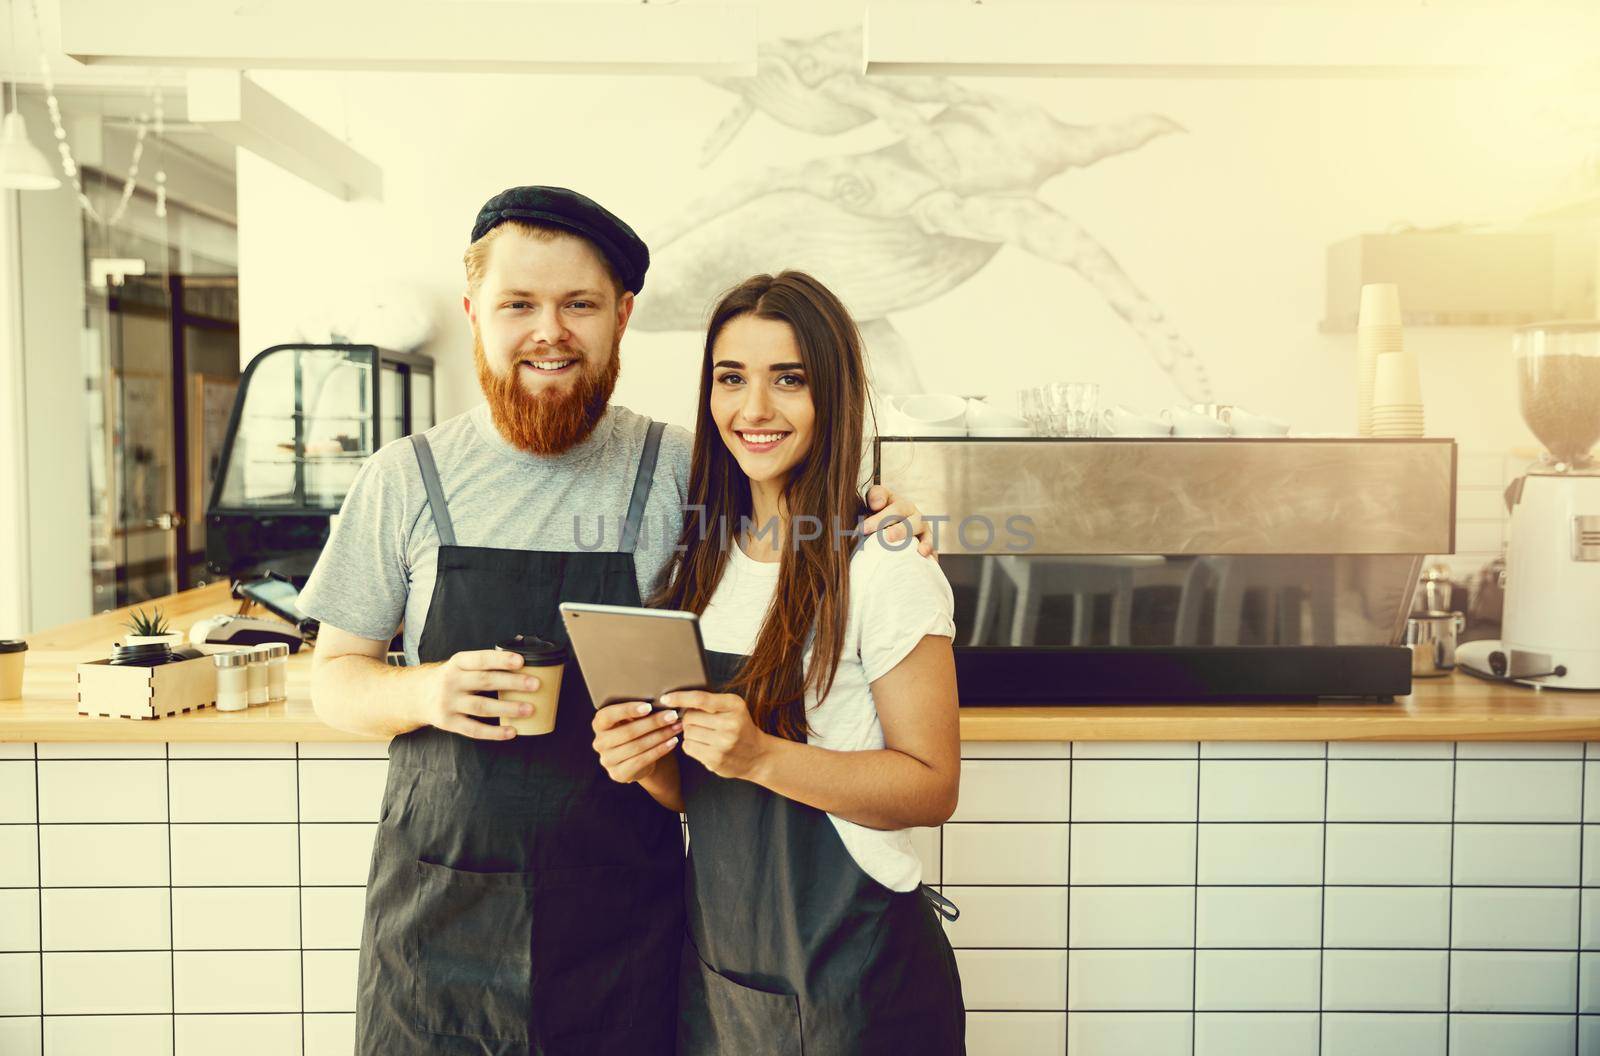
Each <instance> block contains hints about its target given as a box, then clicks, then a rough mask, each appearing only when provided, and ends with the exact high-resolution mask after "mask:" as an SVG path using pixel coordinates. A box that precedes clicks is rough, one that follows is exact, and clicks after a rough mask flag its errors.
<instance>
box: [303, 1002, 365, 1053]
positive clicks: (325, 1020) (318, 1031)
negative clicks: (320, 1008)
mask: <svg viewBox="0 0 1600 1056" xmlns="http://www.w3.org/2000/svg"><path fill="white" fill-rule="evenodd" d="M305 1023H306V1028H305V1029H306V1050H305V1056H350V1054H351V1053H352V1052H354V1051H355V1047H356V1017H355V1016H354V1014H352V1013H349V1012H340V1013H336V1014H333V1015H327V1014H312V1013H307V1014H306V1017H305Z"/></svg>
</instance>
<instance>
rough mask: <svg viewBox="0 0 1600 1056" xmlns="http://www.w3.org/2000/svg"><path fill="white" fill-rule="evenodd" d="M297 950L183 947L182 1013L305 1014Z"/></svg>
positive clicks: (176, 983)
mask: <svg viewBox="0 0 1600 1056" xmlns="http://www.w3.org/2000/svg"><path fill="white" fill-rule="evenodd" d="M301 956H302V954H301V953H300V952H299V951H297V950H226V951H213V952H206V953H198V952H188V951H180V952H177V953H174V954H173V955H172V958H173V965H172V969H173V981H172V987H173V994H174V997H175V999H176V1001H177V1005H178V1011H179V1012H299V1011H300V959H301Z"/></svg>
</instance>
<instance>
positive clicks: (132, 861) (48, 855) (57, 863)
mask: <svg viewBox="0 0 1600 1056" xmlns="http://www.w3.org/2000/svg"><path fill="white" fill-rule="evenodd" d="M38 839H39V866H40V875H41V880H42V881H43V883H44V886H46V887H81V886H86V885H96V886H109V887H165V886H167V884H168V883H169V882H170V881H169V877H170V876H171V873H170V872H169V869H168V865H169V862H170V859H169V857H168V848H167V826H165V825H41V826H39V830H38Z"/></svg>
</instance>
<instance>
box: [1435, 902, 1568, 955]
mask: <svg viewBox="0 0 1600 1056" xmlns="http://www.w3.org/2000/svg"><path fill="white" fill-rule="evenodd" d="M1453 902H1454V905H1453V907H1452V909H1453V914H1454V917H1453V919H1454V924H1453V925H1452V927H1451V936H1452V939H1453V945H1454V946H1455V947H1456V948H1457V949H1493V950H1560V949H1567V950H1570V949H1572V937H1573V936H1574V935H1576V934H1577V933H1578V891H1577V889H1575V888H1563V889H1539V888H1535V889H1521V888H1476V889H1474V888H1462V889H1461V890H1459V891H1457V892H1455V897H1454V899H1453Z"/></svg>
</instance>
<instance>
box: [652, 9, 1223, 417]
mask: <svg viewBox="0 0 1600 1056" xmlns="http://www.w3.org/2000/svg"><path fill="white" fill-rule="evenodd" d="M860 56H861V28H860V27H859V26H856V27H851V28H846V29H840V30H835V31H833V32H828V33H824V34H821V35H819V36H815V37H811V38H807V39H798V40H784V39H780V40H771V41H766V42H764V43H763V44H762V45H761V47H760V51H759V58H758V65H757V72H756V75H755V76H753V77H748V78H719V79H714V80H713V82H712V83H714V84H716V85H717V86H718V87H720V88H723V89H725V90H727V91H730V92H732V93H734V94H735V95H736V96H737V101H736V103H735V105H734V107H733V109H732V110H731V111H730V112H729V113H728V114H727V115H726V116H725V117H724V118H723V119H722V120H721V121H720V122H719V123H718V124H717V126H716V127H715V128H714V129H713V130H712V131H711V133H710V134H709V136H708V137H707V139H706V141H705V143H704V145H703V148H702V152H701V165H702V167H710V166H712V165H713V163H714V162H715V161H716V159H717V158H718V157H719V156H720V155H721V154H722V152H723V151H724V150H725V149H726V148H727V147H728V146H729V144H731V143H732V142H733V141H734V140H735V139H736V138H737V137H738V135H739V134H740V132H741V131H742V130H743V129H744V127H745V126H746V125H747V123H748V122H749V121H750V120H751V119H752V118H753V117H755V116H756V115H757V114H763V115H766V116H767V117H768V118H770V119H771V120H774V121H776V122H778V123H780V124H782V125H784V126H786V127H788V128H791V129H794V130H797V131H800V132H804V133H807V134H811V135H816V136H820V137H832V136H838V135H841V134H843V133H846V132H850V131H853V130H855V129H859V128H861V127H863V126H866V125H868V124H870V123H872V122H878V123H880V124H881V126H882V127H883V128H884V129H886V130H887V131H888V132H889V133H890V134H891V135H892V137H893V139H892V141H891V142H890V143H889V144H888V145H886V146H882V147H879V148H877V149H873V150H866V151H861V152H855V153H832V154H827V153H824V154H820V155H819V156H817V157H814V158H811V159H809V160H807V161H804V162H801V163H799V164H794V165H787V166H770V167H765V168H761V169H758V170H756V171H754V172H748V173H745V174H742V175H739V176H737V177H734V178H731V179H729V180H727V181H726V182H724V183H722V184H721V185H719V186H718V187H716V189H715V190H713V191H712V192H710V193H708V194H706V195H704V196H702V197H700V198H698V199H697V200H695V201H692V202H691V203H690V204H689V205H688V206H686V207H685V208H684V209H682V210H681V211H679V212H677V213H676V214H675V215H673V216H671V217H670V218H667V219H666V220H664V221H663V222H661V223H658V224H656V225H655V226H654V227H648V228H647V229H646V231H645V232H644V234H645V235H646V238H647V240H648V241H649V242H650V245H651V247H652V256H653V258H654V259H653V267H652V270H651V282H652V287H653V288H652V289H651V291H650V293H649V294H648V295H647V296H645V297H642V298H641V299H640V302H639V306H638V310H637V312H636V313H635V316H634V319H633V324H632V325H634V326H635V327H638V328H640V329H643V330H647V331H672V330H695V329H699V328H700V327H702V326H703V325H704V323H705V318H704V317H705V312H706V308H707V306H708V305H709V304H710V303H712V302H713V301H714V300H715V298H716V297H717V295H718V294H720V293H721V292H722V291H723V290H725V289H727V288H728V287H730V286H732V285H734V284H736V283H738V282H740V281H742V280H743V279H744V278H746V277H747V276H749V275H752V274H755V273H757V272H763V271H768V272H770V271H779V270H782V269H784V268H798V269H801V270H805V271H810V272H813V273H814V274H816V275H817V276H818V277H819V278H821V279H823V281H825V282H827V283H828V285H829V286H830V287H831V288H832V289H833V290H834V291H835V292H836V293H838V294H839V296H840V297H841V299H842V300H843V301H844V302H845V303H846V304H847V305H849V306H850V309H851V311H852V312H853V313H854V315H855V317H856V321H857V324H858V325H859V326H860V328H861V332H862V337H863V340H864V341H865V343H866V347H867V353H868V363H869V368H870V371H871V374H872V378H873V383H874V385H875V387H876V388H877V390H878V391H879V392H884V393H911V392H920V391H923V388H924V386H923V384H922V382H921V379H920V377H919V375H918V371H917V364H916V360H915V357H914V355H913V354H912V351H911V349H910V348H909V346H908V344H907V342H906V341H905V340H904V338H903V337H902V336H901V335H900V334H899V332H898V331H897V330H896V329H895V327H894V326H893V324H892V322H891V316H892V315H893V314H894V313H896V312H905V311H908V310H910V309H913V308H916V307H917V306H919V305H922V304H926V303H928V302H929V301H932V300H934V299H935V298H938V297H940V296H942V295H944V294H946V293H948V292H949V291H951V290H953V289H955V288H956V287H958V286H960V285H961V284H962V283H964V282H966V281H967V280H968V279H970V278H971V277H972V276H973V275H975V274H977V272H978V271H979V270H981V269H982V268H983V267H984V265H985V264H987V263H988V262H989V261H990V260H991V259H993V257H994V256H995V255H996V254H997V253H998V252H1000V250H1001V249H1002V248H1004V247H1006V246H1013V247H1016V248H1019V249H1021V250H1024V251H1025V252H1027V253H1030V254H1032V255H1033V256H1035V257H1038V258H1040V259H1042V260H1045V261H1048V262H1050V263H1052V264H1056V265H1060V266H1062V267H1064V268H1066V269H1068V270H1069V271H1070V272H1072V273H1075V274H1076V275H1077V276H1078V278H1080V279H1081V280H1082V281H1084V282H1086V283H1088V284H1089V285H1090V287H1092V288H1093V289H1094V290H1095V291H1096V292H1097V293H1098V294H1099V295H1100V297H1101V298H1102V299H1103V300H1104V302H1105V303H1106V305H1107V306H1108V307H1109V308H1111V310H1112V311H1114V312H1115V313H1116V314H1117V315H1118V316H1120V317H1121V318H1122V319H1123V321H1124V322H1125V323H1126V324H1127V325H1128V326H1129V327H1130V328H1132V330H1133V331H1134V332H1135V333H1136V334H1137V335H1138V337H1139V338H1140V339H1141V341H1142V343H1143V345H1144V347H1145V348H1147V349H1148V351H1149V353H1150V355H1151V357H1152V358H1153V360H1154V362H1155V363H1156V364H1157V365H1158V366H1159V367H1160V368H1161V369H1162V370H1163V371H1165V372H1166V373H1167V374H1168V375H1169V376H1170V377H1171V379H1172V382H1173V384H1174V385H1175V387H1176V388H1177V389H1178V391H1179V392H1181V393H1182V395H1183V396H1184V397H1185V398H1186V399H1188V400H1191V401H1193V402H1210V401H1211V398H1212V391H1211V384H1210V381H1209V379H1208V377H1207V374H1206V370H1205V367H1204V364H1203V363H1202V362H1201V361H1200V358H1199V357H1198V356H1197V354H1196V353H1195V350H1194V349H1193V348H1192V347H1191V346H1190V344H1189V342H1188V341H1187V340H1186V339H1185V338H1184V336H1183V334H1182V333H1181V332H1180V331H1179V329H1178V328H1177V326H1176V325H1175V324H1174V323H1173V321H1172V320H1170V319H1169V318H1168V317H1167V316H1166V314H1165V313H1164V312H1163V311H1162V310H1161V307H1160V306H1159V305H1158V304H1156V303H1155V302H1154V301H1153V300H1151V298H1150V297H1148V296H1147V295H1146V294H1145V293H1144V292H1143V291H1142V290H1141V289H1140V288H1139V286H1138V284H1137V283H1136V282H1135V281H1134V280H1133V278H1132V277H1131V276H1129V275H1128V273H1127V272H1126V271H1125V270H1124V269H1123V268H1122V266H1121V265H1120V264H1118V263H1117V260H1116V258H1115V257H1114V256H1113V255H1112V254H1111V252H1110V251H1109V250H1107V248H1106V247H1105V246H1104V245H1102V244H1101V243H1100V242H1099V241H1098V240H1096V239H1095V237H1094V236H1093V235H1092V234H1091V233H1090V232H1089V231H1088V230H1087V229H1086V228H1085V227H1084V226H1083V225H1081V224H1080V223H1078V222H1077V221H1076V220H1074V219H1073V218H1071V217H1070V216H1067V215H1066V214H1064V213H1063V212H1061V211H1060V210H1059V209H1057V208H1056V207H1054V206H1053V205H1051V204H1049V203H1047V202H1045V201H1044V200H1042V199H1041V198H1040V197H1039V193H1040V189H1041V188H1042V187H1043V186H1044V185H1045V183H1047V182H1048V181H1049V180H1051V179H1053V178H1055V177H1057V176H1060V175H1062V174H1064V173H1067V172H1070V171H1072V170H1074V169H1080V168H1084V167H1086V166H1089V165H1093V164H1095V163H1096V162H1099V161H1102V160H1104V159H1106V158H1110V157H1114V156H1116V155H1119V154H1125V153H1128V152H1130V151H1136V150H1138V149H1139V148H1141V147H1143V146H1144V145H1145V144H1147V143H1149V142H1150V141H1152V140H1154V139H1157V138H1159V137H1161V136H1166V135H1170V134H1173V133H1177V132H1181V131H1183V129H1182V128H1181V126H1179V125H1178V124H1177V123H1176V122H1174V121H1172V120H1170V119H1169V118H1166V117H1164V116H1161V115H1159V114H1136V115H1133V116H1130V117H1127V118H1125V119H1122V120H1117V121H1112V122H1108V123H1102V124H1090V125H1077V124H1069V123H1067V122H1064V121H1061V120H1059V119H1058V118H1057V117H1055V116H1054V115H1053V114H1051V113H1050V112H1049V111H1047V110H1046V109H1044V108H1043V107H1041V106H1039V105H1037V104H1036V103H1033V102H1030V101H1025V100H1018V99H1011V98H1007V97H1004V96H1001V95H996V94H991V93H987V92H977V91H973V90H971V89H969V88H966V87H964V86H962V85H959V84H957V83H955V82H954V81H951V80H948V79H945V78H939V77H882V78H876V77H875V78H868V77H866V76H864V75H863V74H862V73H861V72H860V65H861V63H860Z"/></svg>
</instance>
